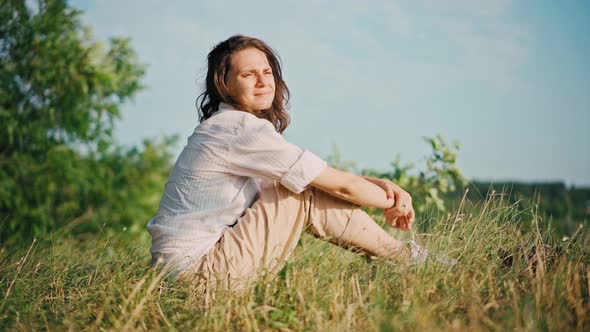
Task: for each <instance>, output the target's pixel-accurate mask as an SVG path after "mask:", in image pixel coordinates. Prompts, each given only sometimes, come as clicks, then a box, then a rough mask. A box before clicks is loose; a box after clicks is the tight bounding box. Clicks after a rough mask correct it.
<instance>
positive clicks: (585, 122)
mask: <svg viewBox="0 0 590 332" xmlns="http://www.w3.org/2000/svg"><path fill="white" fill-rule="evenodd" d="M72 5H73V6H74V7H77V8H80V9H82V10H83V11H84V15H83V21H84V23H85V24H87V25H90V26H91V27H92V28H93V33H94V36H95V37H96V38H97V39H99V40H106V38H107V37H109V36H125V37H130V38H131V39H132V41H133V43H132V45H133V47H134V48H135V50H136V51H137V52H138V54H139V57H140V60H141V61H142V62H144V63H146V64H148V66H149V67H148V71H147V75H146V77H145V80H144V83H145V84H146V85H147V87H148V88H147V89H145V90H144V91H142V92H141V93H139V94H138V95H137V96H136V98H135V101H134V102H133V103H129V104H127V105H125V106H124V107H123V110H124V112H123V119H122V120H121V121H120V122H119V124H118V126H117V131H116V135H117V138H118V140H119V141H120V142H122V143H124V144H129V145H131V144H139V143H140V142H141V140H142V139H143V138H146V137H155V136H161V135H169V134H179V135H180V137H181V139H180V141H179V145H178V147H177V148H176V151H177V152H180V149H181V148H182V146H183V145H184V143H185V142H186V140H185V139H186V137H188V136H189V135H190V134H191V132H192V130H193V129H194V127H195V126H196V125H197V124H198V121H197V113H196V109H195V107H194V99H195V97H196V96H197V95H198V94H199V93H200V91H201V87H202V83H203V77H204V76H205V73H206V67H205V65H206V55H207V53H208V52H209V50H210V49H211V48H212V47H213V46H214V45H215V44H216V43H218V42H219V41H221V40H224V39H226V38H227V37H229V36H231V35H232V34H236V33H240V34H245V35H250V36H254V37H257V38H260V39H262V40H264V41H266V42H268V43H269V44H270V45H271V46H272V47H273V48H274V49H275V50H276V51H277V52H278V53H279V54H280V56H281V59H282V62H283V69H284V76H285V79H286V81H287V84H288V85H289V88H290V90H291V93H292V98H291V116H292V120H293V122H292V125H291V126H290V127H289V129H288V130H287V131H286V135H285V136H286V138H287V139H288V140H289V141H291V142H293V143H295V144H297V145H299V146H301V147H304V148H308V149H310V150H311V151H313V152H315V153H316V154H318V155H320V156H322V157H326V156H328V155H329V154H330V152H331V151H332V146H333V144H336V145H337V146H338V147H339V149H340V152H341V156H342V158H343V159H344V160H354V161H355V162H356V163H357V166H358V167H359V168H372V169H376V170H386V169H388V168H390V166H389V165H390V162H391V161H393V160H394V159H395V156H396V155H398V154H399V155H400V157H401V160H402V162H403V163H415V164H416V166H417V167H419V168H424V167H425V166H424V163H423V162H422V160H423V159H424V157H425V156H426V155H427V154H428V153H429V147H428V146H427V145H426V143H425V142H424V141H423V138H422V137H425V136H426V137H432V136H434V135H436V134H438V133H440V134H442V135H443V136H444V137H445V138H447V139H448V140H449V141H459V142H460V143H461V150H460V151H459V160H458V164H459V166H460V168H461V169H462V170H463V172H464V174H465V175H466V176H468V177H470V178H474V179H486V180H490V179H493V180H518V181H564V182H566V183H567V184H570V185H571V184H575V185H576V186H582V185H585V186H588V185H590V88H589V87H590V61H589V60H588V59H590V2H588V1H562V2H555V1H547V0H538V1H511V0H487V1H469V0H449V1H435V0H417V1H393V0H390V1H352V0H344V1H301V0H300V1H173V2H171V1H152V0H147V1H114V0H101V1H82V0H80V1H73V2H72Z"/></svg>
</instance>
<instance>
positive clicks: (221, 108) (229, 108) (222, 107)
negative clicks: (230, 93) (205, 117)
mask: <svg viewBox="0 0 590 332" xmlns="http://www.w3.org/2000/svg"><path fill="white" fill-rule="evenodd" d="M227 111H237V109H236V108H235V107H233V106H232V105H230V104H226V103H224V102H221V103H219V110H218V111H217V112H215V113H216V114H217V113H223V112H227Z"/></svg>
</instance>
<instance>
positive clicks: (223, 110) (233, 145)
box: [147, 103, 326, 275]
mask: <svg viewBox="0 0 590 332" xmlns="http://www.w3.org/2000/svg"><path fill="white" fill-rule="evenodd" d="M325 166H326V162H325V161H324V160H322V159H321V158H320V157H318V156H316V155H315V154H313V153H312V152H310V151H309V150H304V149H301V148H299V147H298V146H296V145H294V144H291V143H289V142H287V141H286V140H285V139H284V138H283V136H282V135H281V134H280V133H278V132H277V131H276V129H275V128H274V126H273V125H272V124H271V123H270V122H269V121H268V120H265V119H260V118H258V117H256V116H255V115H253V114H251V113H248V112H242V111H238V110H235V109H234V108H232V107H231V106H230V105H228V104H224V103H221V105H220V107H219V111H217V112H215V113H214V114H213V116H211V117H210V118H209V119H207V120H205V121H202V122H201V123H200V124H199V125H198V126H197V127H196V128H195V131H194V133H193V134H192V135H191V136H190V137H189V138H188V142H187V144H186V146H185V147H184V149H183V150H182V152H181V153H180V156H179V157H178V160H177V161H176V163H175V165H174V168H173V169H172V172H171V174H170V176H169V177H168V182H167V183H166V187H165V189H164V193H163V195H162V199H161V201H160V206H159V209H158V214H157V216H156V217H154V218H152V219H151V220H150V221H149V222H148V224H147V228H148V230H149V232H150V234H151V236H152V249H151V252H152V253H160V254H162V257H165V262H164V263H168V264H172V267H173V271H174V272H176V274H177V275H178V274H180V273H182V272H183V271H185V270H186V269H187V268H188V267H190V265H192V264H193V263H194V262H196V261H197V260H199V259H200V258H201V257H202V256H203V255H204V254H206V253H207V252H208V251H209V250H210V249H211V248H212V247H213V246H214V245H215V243H216V242H217V241H218V240H219V239H220V238H221V236H222V235H223V232H224V231H225V230H227V229H228V228H229V227H231V226H233V225H234V224H235V223H236V222H237V220H238V218H239V217H240V216H242V214H243V213H244V211H245V210H246V209H247V208H248V207H250V206H251V205H252V204H253V203H254V201H255V199H256V198H257V194H258V191H259V190H260V188H261V187H262V186H264V185H265V184H264V182H265V180H277V181H280V183H281V184H282V185H283V186H285V187H286V188H287V189H289V190H291V191H292V192H294V193H301V192H302V191H303V190H304V189H305V188H306V187H307V186H308V185H309V183H310V182H311V181H312V180H313V179H315V178H316V177H317V176H318V175H319V174H320V172H321V171H322V170H323V168H324V167H325ZM266 183H267V184H268V182H266Z"/></svg>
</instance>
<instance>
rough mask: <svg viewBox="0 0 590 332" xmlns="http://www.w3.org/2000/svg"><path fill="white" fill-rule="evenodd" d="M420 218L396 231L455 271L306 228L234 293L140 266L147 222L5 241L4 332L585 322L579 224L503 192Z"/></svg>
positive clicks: (587, 259)
mask: <svg viewBox="0 0 590 332" xmlns="http://www.w3.org/2000/svg"><path fill="white" fill-rule="evenodd" d="M376 218H377V219H380V217H379V216H377V217H376ZM417 222H418V230H417V231H416V232H415V233H414V234H407V233H406V234H397V235H398V236H399V237H402V238H409V237H411V236H413V237H415V239H416V240H418V241H419V242H421V243H423V244H425V245H426V247H428V248H429V249H430V250H432V251H441V252H446V253H447V254H449V255H450V256H452V257H456V258H458V259H459V262H460V265H459V267H458V269H456V270H455V271H447V270H444V269H441V268H440V267H437V266H434V265H428V266H422V267H403V266H397V265H394V264H390V263H388V262H384V261H380V260H372V261H367V260H366V259H365V258H364V257H362V256H360V255H356V254H352V253H350V252H348V251H345V250H342V249H340V248H337V247H334V246H331V245H329V244H327V243H325V242H322V241H319V240H316V239H314V238H312V237H310V236H304V237H303V238H302V241H301V242H300V246H299V247H298V248H297V250H296V251H295V254H294V256H293V257H292V259H291V260H290V262H289V264H288V265H287V266H286V267H285V269H283V271H281V273H280V275H279V277H278V278H276V279H274V280H270V281H267V282H264V281H261V282H260V283H259V284H258V285H257V286H256V287H255V288H253V289H251V290H249V291H247V292H245V293H244V294H241V295H229V294H224V293H213V294H207V293H204V292H203V290H202V289H198V288H194V287H191V285H188V284H179V283H174V282H171V281H168V280H166V278H163V277H162V275H161V274H159V273H158V271H154V270H150V269H148V268H147V265H148V262H149V237H148V236H147V234H146V233H137V234H130V233H129V231H124V230H123V229H121V233H120V234H118V235H101V234H95V235H88V236H84V234H79V235H76V236H75V237H73V236H68V235H67V234H66V233H61V234H60V233H55V234H54V235H53V236H52V237H51V238H48V239H42V240H37V241H35V242H32V243H28V244H23V246H22V247H21V248H4V249H2V251H1V253H0V279H1V283H0V330H39V329H50V330H55V329H57V330H66V329H72V330H82V329H84V330H152V329H165V330H187V329H196V330H203V331H210V330H213V331H225V330H228V329H237V330H261V329H262V330H263V329H283V330H285V331H288V330H338V331H341V330H354V331H358V330H366V331H368V330H383V331H387V330H405V329H409V330H412V331H421V330H455V331H456V330H465V329H472V330H498V331H503V330H522V331H532V330H578V331H583V330H586V331H587V330H589V329H590V317H589V315H588V314H589V313H590V300H589V299H590V247H589V246H588V243H590V232H589V231H588V230H587V228H585V227H581V228H579V229H578V230H577V231H576V232H575V233H574V234H572V235H571V236H570V237H569V238H567V239H564V238H561V237H556V236H553V235H554V234H553V231H552V229H551V228H548V227H547V223H546V221H545V218H542V217H541V216H539V215H537V214H536V213H535V211H533V210H522V209H519V208H516V206H515V205H514V204H510V203H509V202H508V201H507V200H505V199H504V198H503V196H496V197H491V198H490V199H488V200H487V201H486V202H482V203H477V204H472V203H469V202H463V204H462V206H461V207H460V208H457V209H456V210H454V211H451V212H450V213H446V214H441V215H437V214H434V215H420V216H418V220H417ZM392 232H394V231H393V230H392Z"/></svg>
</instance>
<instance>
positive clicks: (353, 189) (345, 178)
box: [310, 166, 395, 210]
mask: <svg viewBox="0 0 590 332" xmlns="http://www.w3.org/2000/svg"><path fill="white" fill-rule="evenodd" d="M310 185H311V186H313V187H316V188H318V189H321V190H323V191H325V192H327V193H329V194H331V195H333V196H336V197H338V198H341V199H343V200H345V201H349V202H352V203H355V204H358V205H362V206H373V207H376V208H379V209H384V210H385V209H389V208H391V207H392V206H393V205H394V203H395V199H394V198H393V197H390V198H388V197H387V193H386V192H385V191H384V190H383V189H382V188H381V187H379V186H378V185H376V184H375V183H372V182H371V181H368V180H366V179H364V178H363V177H361V176H358V175H356V174H353V173H349V172H344V171H340V170H337V169H335V168H332V167H329V166H326V167H325V168H324V169H323V170H322V172H321V173H320V175H319V176H318V177H316V178H315V179H314V180H313V181H312V182H311V183H310Z"/></svg>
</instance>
